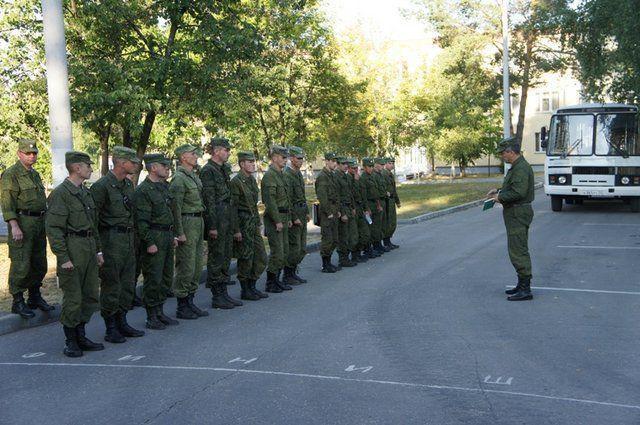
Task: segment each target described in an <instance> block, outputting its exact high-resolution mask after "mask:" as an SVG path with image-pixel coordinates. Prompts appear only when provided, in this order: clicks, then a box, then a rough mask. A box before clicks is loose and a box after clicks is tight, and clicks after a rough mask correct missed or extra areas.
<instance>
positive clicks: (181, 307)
mask: <svg viewBox="0 0 640 425" xmlns="http://www.w3.org/2000/svg"><path fill="white" fill-rule="evenodd" d="M176 317H177V318H178V319H187V320H195V319H197V318H198V315H197V314H196V313H195V311H193V310H191V307H189V300H188V299H187V297H182V298H178V307H177V308H176Z"/></svg>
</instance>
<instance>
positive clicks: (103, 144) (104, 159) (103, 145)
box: [98, 123, 111, 176]
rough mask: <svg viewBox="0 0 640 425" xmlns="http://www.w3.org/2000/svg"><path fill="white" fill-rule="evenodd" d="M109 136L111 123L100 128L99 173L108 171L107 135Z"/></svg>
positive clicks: (102, 173)
mask: <svg viewBox="0 0 640 425" xmlns="http://www.w3.org/2000/svg"><path fill="white" fill-rule="evenodd" d="M110 136H111V123H109V124H107V125H106V126H105V127H103V128H102V129H101V130H100V134H99V136H98V137H99V139H100V175H101V176H104V175H106V174H107V173H108V172H109V137H110Z"/></svg>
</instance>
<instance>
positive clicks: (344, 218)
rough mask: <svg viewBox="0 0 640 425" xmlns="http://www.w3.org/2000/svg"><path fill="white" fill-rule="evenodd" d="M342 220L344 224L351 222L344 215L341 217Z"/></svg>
mask: <svg viewBox="0 0 640 425" xmlns="http://www.w3.org/2000/svg"><path fill="white" fill-rule="evenodd" d="M340 220H342V222H343V223H346V222H347V221H349V217H347V216H346V215H343V216H342V217H340Z"/></svg>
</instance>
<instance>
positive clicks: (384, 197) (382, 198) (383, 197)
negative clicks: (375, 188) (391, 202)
mask: <svg viewBox="0 0 640 425" xmlns="http://www.w3.org/2000/svg"><path fill="white" fill-rule="evenodd" d="M384 199H388V198H387V197H386V196H381V197H380V200H381V201H382V200H384Z"/></svg>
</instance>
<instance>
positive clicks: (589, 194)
mask: <svg viewBox="0 0 640 425" xmlns="http://www.w3.org/2000/svg"><path fill="white" fill-rule="evenodd" d="M544 193H545V194H547V195H559V196H563V197H571V196H575V197H581V198H627V197H636V196H640V186H628V187H625V186H560V185H545V186H544Z"/></svg>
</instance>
